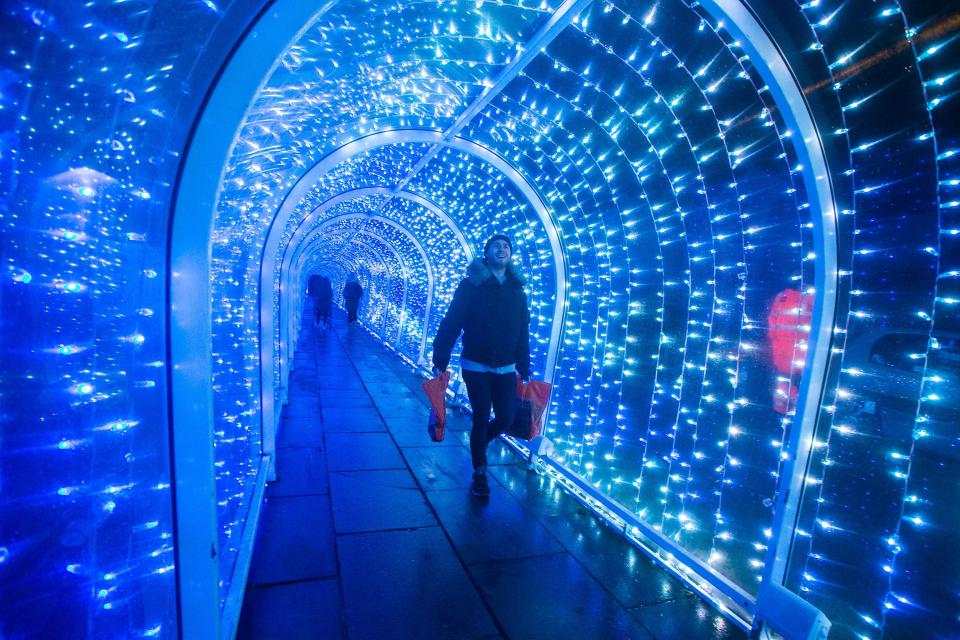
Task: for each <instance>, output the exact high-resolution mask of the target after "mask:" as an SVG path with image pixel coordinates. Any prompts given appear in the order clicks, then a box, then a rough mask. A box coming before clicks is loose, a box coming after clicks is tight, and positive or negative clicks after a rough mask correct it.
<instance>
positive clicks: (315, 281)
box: [307, 274, 323, 297]
mask: <svg viewBox="0 0 960 640" xmlns="http://www.w3.org/2000/svg"><path fill="white" fill-rule="evenodd" d="M322 282H323V276H321V275H317V274H313V275H312V276H310V280H308V281H307V295H308V296H314V297H316V296H318V295H320V284H321V283H322Z"/></svg>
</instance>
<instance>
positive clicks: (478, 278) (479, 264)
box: [467, 258, 526, 287]
mask: <svg viewBox="0 0 960 640" xmlns="http://www.w3.org/2000/svg"><path fill="white" fill-rule="evenodd" d="M507 271H508V272H509V273H510V275H511V276H513V278H514V280H516V281H517V282H519V283H520V284H521V285H523V284H524V283H526V279H525V278H524V277H523V275H521V274H520V272H519V271H517V267H516V265H514V264H513V262H512V261H511V262H509V263H507ZM467 277H468V278H470V282H472V283H473V284H474V285H475V286H478V287H479V286H480V285H481V284H483V283H484V282H485V281H486V280H487V278H492V277H493V273H492V272H491V271H490V267H488V266H487V265H486V263H485V262H484V261H483V258H474V259H473V262H471V263H470V265H469V266H468V267H467Z"/></svg>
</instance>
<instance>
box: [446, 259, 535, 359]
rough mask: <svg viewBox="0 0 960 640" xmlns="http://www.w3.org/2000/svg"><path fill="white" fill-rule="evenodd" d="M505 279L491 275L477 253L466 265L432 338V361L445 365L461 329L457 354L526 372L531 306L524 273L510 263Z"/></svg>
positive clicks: (528, 357) (528, 353)
mask: <svg viewBox="0 0 960 640" xmlns="http://www.w3.org/2000/svg"><path fill="white" fill-rule="evenodd" d="M506 276H507V277H506V280H504V282H503V284H500V282H499V281H498V280H497V279H496V278H495V277H493V274H492V273H491V272H490V269H488V268H487V265H486V264H485V263H484V261H483V260H482V259H480V258H477V259H476V260H474V261H473V262H471V263H470V266H469V267H467V277H466V278H464V279H463V281H461V282H460V285H459V286H458V287H457V291H456V293H454V294H453V301H452V302H451V303H450V308H449V309H447V314H446V316H444V318H443V321H442V322H441V323H440V328H439V330H437V337H436V338H434V340H433V365H434V366H435V367H437V368H438V369H440V370H441V371H442V370H443V369H446V368H447V366H448V365H449V364H450V352H451V351H452V350H453V345H454V343H455V342H456V341H457V338H458V337H460V332H461V331H462V332H463V352H462V353H461V357H463V358H466V359H467V360H473V361H474V362H479V363H480V364H485V365H487V366H489V367H504V366H506V365H509V364H516V366H517V371H518V372H519V373H520V375H522V376H523V377H528V376H529V375H530V311H529V310H528V309H527V294H526V293H524V291H523V278H522V277H520V276H519V275H518V274H517V272H516V271H514V269H513V266H512V265H510V266H509V267H508V268H507V273H506Z"/></svg>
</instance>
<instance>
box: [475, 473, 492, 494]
mask: <svg viewBox="0 0 960 640" xmlns="http://www.w3.org/2000/svg"><path fill="white" fill-rule="evenodd" d="M470 493H472V494H473V495H475V496H477V497H478V498H489V497H490V485H489V484H487V472H486V471H485V470H484V471H480V470H477V471H474V472H473V484H471V485H470Z"/></svg>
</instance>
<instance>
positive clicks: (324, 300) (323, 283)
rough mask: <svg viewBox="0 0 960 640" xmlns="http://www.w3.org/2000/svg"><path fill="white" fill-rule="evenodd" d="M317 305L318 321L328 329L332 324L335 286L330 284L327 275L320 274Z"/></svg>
mask: <svg viewBox="0 0 960 640" xmlns="http://www.w3.org/2000/svg"><path fill="white" fill-rule="evenodd" d="M316 305H317V307H316V309H317V313H316V321H317V323H319V324H320V326H321V327H323V328H324V329H327V328H328V327H329V326H330V311H331V309H332V307H333V286H332V285H331V284H330V278H328V277H326V276H320V284H319V286H318V288H317V298H316Z"/></svg>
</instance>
